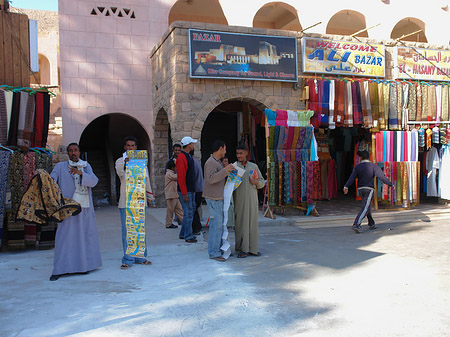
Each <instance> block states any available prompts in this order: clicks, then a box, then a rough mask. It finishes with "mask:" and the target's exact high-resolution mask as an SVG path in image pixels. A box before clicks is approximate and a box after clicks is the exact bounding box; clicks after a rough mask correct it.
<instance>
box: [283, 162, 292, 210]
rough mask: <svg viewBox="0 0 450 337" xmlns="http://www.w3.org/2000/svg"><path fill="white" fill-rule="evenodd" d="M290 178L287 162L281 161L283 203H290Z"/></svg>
mask: <svg viewBox="0 0 450 337" xmlns="http://www.w3.org/2000/svg"><path fill="white" fill-rule="evenodd" d="M290 183H291V180H290V174H289V163H288V162H284V163H283V201H284V204H285V205H288V204H291V203H292V199H291V198H290V191H291V186H290Z"/></svg>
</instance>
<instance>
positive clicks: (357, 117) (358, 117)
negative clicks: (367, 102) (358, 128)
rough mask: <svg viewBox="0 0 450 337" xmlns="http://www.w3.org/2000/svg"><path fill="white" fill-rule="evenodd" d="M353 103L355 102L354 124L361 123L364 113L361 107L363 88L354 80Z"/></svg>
mask: <svg viewBox="0 0 450 337" xmlns="http://www.w3.org/2000/svg"><path fill="white" fill-rule="evenodd" d="M351 84H352V103H353V125H361V124H362V123H363V115H362V109H361V90H360V88H359V82H357V81H355V82H352V83H351Z"/></svg>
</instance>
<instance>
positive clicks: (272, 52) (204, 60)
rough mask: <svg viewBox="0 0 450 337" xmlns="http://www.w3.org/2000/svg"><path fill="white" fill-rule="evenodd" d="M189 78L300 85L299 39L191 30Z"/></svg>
mask: <svg viewBox="0 0 450 337" xmlns="http://www.w3.org/2000/svg"><path fill="white" fill-rule="evenodd" d="M189 75H190V77H194V78H229V79H241V80H267V81H284V82H297V75H298V74H297V39H296V38H295V37H281V36H268V35H249V34H234V33H225V32H217V31H205V30H195V29H189Z"/></svg>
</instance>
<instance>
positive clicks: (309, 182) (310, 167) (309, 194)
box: [306, 161, 314, 204]
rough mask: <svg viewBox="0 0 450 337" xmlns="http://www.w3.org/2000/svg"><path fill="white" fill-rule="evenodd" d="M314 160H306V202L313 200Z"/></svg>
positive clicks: (309, 202)
mask: <svg viewBox="0 0 450 337" xmlns="http://www.w3.org/2000/svg"><path fill="white" fill-rule="evenodd" d="M313 184H314V162H312V161H307V162H306V203H308V204H311V203H312V202H313V186H314V185H313Z"/></svg>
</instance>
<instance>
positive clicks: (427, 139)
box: [425, 128, 433, 150]
mask: <svg viewBox="0 0 450 337" xmlns="http://www.w3.org/2000/svg"><path fill="white" fill-rule="evenodd" d="M432 135H433V131H432V130H431V129H430V128H428V129H427V130H426V131H425V142H426V145H427V150H428V149H429V148H430V147H431V138H432Z"/></svg>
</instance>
